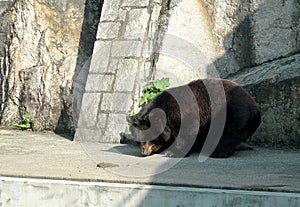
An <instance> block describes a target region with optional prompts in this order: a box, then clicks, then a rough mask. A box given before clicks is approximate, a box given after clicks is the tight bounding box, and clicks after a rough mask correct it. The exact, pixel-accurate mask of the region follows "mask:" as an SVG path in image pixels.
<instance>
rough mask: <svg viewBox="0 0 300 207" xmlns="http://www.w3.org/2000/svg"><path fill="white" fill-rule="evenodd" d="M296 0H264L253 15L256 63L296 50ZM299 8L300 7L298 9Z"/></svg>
mask: <svg viewBox="0 0 300 207" xmlns="http://www.w3.org/2000/svg"><path fill="white" fill-rule="evenodd" d="M295 2H296V1H273V0H264V1H263V2H261V3H260V4H259V7H258V8H257V11H256V12H255V13H254V15H253V23H252V24H253V26H254V28H253V30H254V31H253V33H254V36H253V41H254V43H253V45H254V50H255V63H256V64H260V63H263V62H267V61H269V60H274V59H277V58H279V57H282V56H284V55H286V54H288V53H291V52H296V51H297V50H298V48H297V38H296V34H297V30H298V31H299V28H298V29H297V28H296V25H295V24H294V16H295V13H297V12H298V11H297V7H295V6H296V5H295V4H296V3H295ZM298 10H299V9H298Z"/></svg>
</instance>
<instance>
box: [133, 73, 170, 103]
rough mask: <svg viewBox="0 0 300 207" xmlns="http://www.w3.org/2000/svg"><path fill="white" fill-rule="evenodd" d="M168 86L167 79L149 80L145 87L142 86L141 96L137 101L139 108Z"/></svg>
mask: <svg viewBox="0 0 300 207" xmlns="http://www.w3.org/2000/svg"><path fill="white" fill-rule="evenodd" d="M169 86H170V82H169V78H162V79H160V80H150V81H149V82H148V83H147V84H146V85H145V86H143V91H142V92H143V95H142V97H141V99H140V100H139V106H144V105H145V104H147V103H149V102H150V101H151V100H152V99H153V98H154V97H155V96H156V95H157V94H159V93H160V92H162V91H163V90H165V89H166V88H167V87H169Z"/></svg>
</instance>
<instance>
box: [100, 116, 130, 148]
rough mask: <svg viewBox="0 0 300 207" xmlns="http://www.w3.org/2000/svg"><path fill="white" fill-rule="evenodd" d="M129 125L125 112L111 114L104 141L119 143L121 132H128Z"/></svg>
mask: <svg viewBox="0 0 300 207" xmlns="http://www.w3.org/2000/svg"><path fill="white" fill-rule="evenodd" d="M128 128H129V125H128V123H127V121H126V115H125V114H109V116H108V121H107V129H106V132H105V137H104V138H103V139H102V142H109V143H119V142H120V133H121V132H128Z"/></svg>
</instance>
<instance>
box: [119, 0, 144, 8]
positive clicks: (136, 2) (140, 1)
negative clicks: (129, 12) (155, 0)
mask: <svg viewBox="0 0 300 207" xmlns="http://www.w3.org/2000/svg"><path fill="white" fill-rule="evenodd" d="M148 4H149V0H125V1H123V3H122V7H146V6H148Z"/></svg>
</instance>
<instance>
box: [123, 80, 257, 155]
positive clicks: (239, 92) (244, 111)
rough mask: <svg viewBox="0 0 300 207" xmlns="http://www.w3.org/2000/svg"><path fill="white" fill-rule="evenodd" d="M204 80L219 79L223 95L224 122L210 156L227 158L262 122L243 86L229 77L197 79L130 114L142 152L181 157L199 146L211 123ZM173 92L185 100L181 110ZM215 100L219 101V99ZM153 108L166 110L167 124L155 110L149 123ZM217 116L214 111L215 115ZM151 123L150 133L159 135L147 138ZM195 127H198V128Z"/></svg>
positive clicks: (164, 93)
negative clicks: (188, 92) (132, 115)
mask: <svg viewBox="0 0 300 207" xmlns="http://www.w3.org/2000/svg"><path fill="white" fill-rule="evenodd" d="M204 81H206V82H205V83H209V84H212V85H214V84H217V83H220V82H218V81H221V83H222V84H223V87H224V91H225V95H226V109H227V116H226V124H225V126H224V130H223V133H222V136H221V138H220V140H219V142H218V144H217V145H216V148H215V149H214V151H213V153H212V154H211V155H210V156H211V157H228V156H230V155H232V154H234V152H235V149H236V146H237V145H239V144H240V143H241V142H243V141H245V140H246V139H247V138H249V137H250V136H251V135H252V134H253V133H254V132H255V131H256V129H257V127H258V126H259V124H260V122H261V116H260V111H259V109H258V107H257V105H256V103H255V101H254V100H253V98H252V97H251V96H250V95H249V94H248V93H247V92H246V91H245V90H244V89H243V88H242V87H240V86H238V85H237V84H236V83H234V82H231V81H228V80H220V79H203V80H201V79H199V80H195V81H192V82H190V83H189V84H187V85H184V86H179V87H176V88H170V89H168V90H166V91H164V92H162V93H160V94H158V95H157V96H156V97H155V98H154V99H153V100H152V101H151V102H150V103H148V104H147V105H145V106H144V107H143V108H142V109H141V110H140V112H139V113H138V114H136V115H135V116H134V117H130V120H129V121H130V122H131V127H130V130H131V132H132V134H133V136H134V137H135V140H136V141H138V142H139V143H140V147H141V153H142V154H143V155H151V154H153V153H161V152H164V153H165V154H166V155H168V156H176V157H182V156H186V155H188V154H189V153H190V152H193V151H200V150H201V149H202V147H203V144H204V142H205V139H206V137H207V134H208V131H209V128H210V122H211V108H210V97H209V95H208V92H207V90H206V87H205V85H204V83H203V82H204ZM186 86H188V87H189V88H190V89H191V91H192V92H193V93H194V95H195V98H196V100H195V101H192V100H190V99H191V98H190V96H189V95H188V94H187V93H186V92H185V91H184V87H186ZM174 93H176V94H180V100H182V101H185V104H184V106H183V107H182V108H181V111H180V107H179V104H178V103H177V102H178V99H176V100H175V98H174V97H173V96H172V95H171V94H174ZM216 101H217V102H218V99H216ZM221 102H222V101H220V103H221ZM181 106H182V105H181ZM224 107H225V106H224ZM155 108H159V109H161V110H163V111H164V112H165V114H166V118H167V123H166V125H164V124H163V123H162V121H161V120H160V119H159V118H157V117H158V116H156V115H155V113H153V114H152V122H151V123H150V117H149V114H150V113H151V111H152V110H153V109H155ZM197 108H198V109H199V110H197ZM220 110H222V107H220ZM197 111H198V112H199V118H200V120H199V119H198V118H195V117H198V116H195V114H196V113H197ZM218 116H219V115H218V114H216V118H218ZM181 120H182V121H183V122H188V123H189V124H188V126H187V127H184V128H183V127H181ZM151 126H152V128H151V129H153V130H152V132H153V134H155V133H154V132H155V131H159V136H156V137H154V139H153V140H149V138H148V137H149V136H150V135H149V133H151V132H147V133H145V132H146V130H147V129H149V127H151ZM194 126H199V128H196V127H194ZM180 127H181V128H182V129H181V130H182V131H181V135H179V129H180ZM148 131H149V130H148ZM160 132H161V133H160ZM147 136H148V137H147ZM193 137H194V138H195V139H193ZM175 140H176V142H175Z"/></svg>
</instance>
